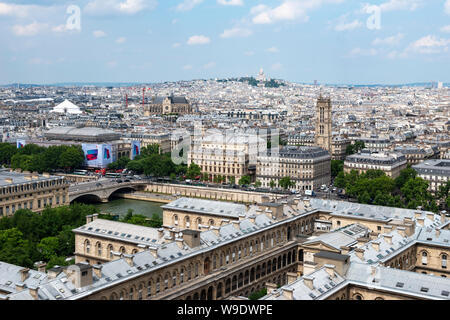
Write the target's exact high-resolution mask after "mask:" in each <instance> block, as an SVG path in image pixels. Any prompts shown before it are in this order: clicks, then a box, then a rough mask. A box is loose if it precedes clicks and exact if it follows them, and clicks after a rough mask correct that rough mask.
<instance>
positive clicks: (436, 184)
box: [412, 159, 450, 193]
mask: <svg viewBox="0 0 450 320" xmlns="http://www.w3.org/2000/svg"><path fill="white" fill-rule="evenodd" d="M412 168H413V169H414V170H416V171H417V175H418V176H419V177H420V178H422V179H424V180H425V181H428V183H429V186H428V190H429V191H430V192H432V193H436V192H438V191H439V188H440V187H441V186H443V185H445V184H446V183H447V182H448V181H450V160H444V159H442V160H441V159H437V160H426V161H424V162H422V163H419V164H417V165H414V166H412Z"/></svg>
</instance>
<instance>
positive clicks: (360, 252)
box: [355, 248, 364, 261]
mask: <svg viewBox="0 0 450 320" xmlns="http://www.w3.org/2000/svg"><path fill="white" fill-rule="evenodd" d="M355 252H356V256H357V257H358V258H360V259H361V260H363V261H364V249H361V248H356V249H355Z"/></svg>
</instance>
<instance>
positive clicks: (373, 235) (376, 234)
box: [369, 232, 378, 240]
mask: <svg viewBox="0 0 450 320" xmlns="http://www.w3.org/2000/svg"><path fill="white" fill-rule="evenodd" d="M369 238H370V240H375V239H376V238H378V233H376V232H370V233H369Z"/></svg>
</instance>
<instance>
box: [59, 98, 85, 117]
mask: <svg viewBox="0 0 450 320" xmlns="http://www.w3.org/2000/svg"><path fill="white" fill-rule="evenodd" d="M52 112H58V113H69V114H81V113H83V112H82V111H81V110H80V107H78V106H77V105H74V104H73V103H72V102H70V101H69V100H67V99H66V100H64V101H63V102H61V103H60V104H58V105H57V106H56V107H54V108H53V110H52Z"/></svg>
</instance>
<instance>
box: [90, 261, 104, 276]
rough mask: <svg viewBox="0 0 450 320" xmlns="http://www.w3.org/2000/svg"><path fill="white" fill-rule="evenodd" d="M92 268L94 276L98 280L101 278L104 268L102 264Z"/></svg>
mask: <svg viewBox="0 0 450 320" xmlns="http://www.w3.org/2000/svg"><path fill="white" fill-rule="evenodd" d="M92 268H93V269H94V274H95V275H96V276H97V278H101V277H102V268H103V266H102V265H100V264H95V265H93V266H92Z"/></svg>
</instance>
